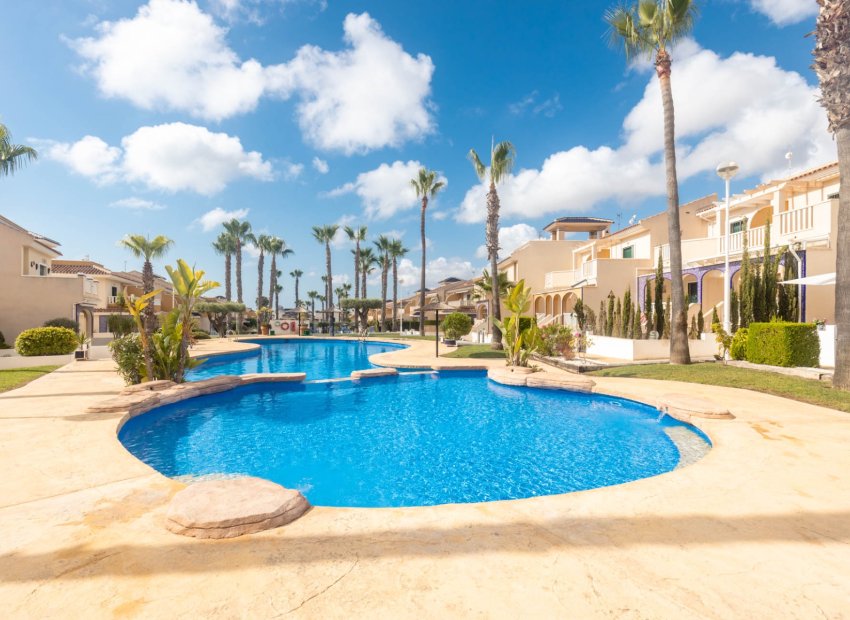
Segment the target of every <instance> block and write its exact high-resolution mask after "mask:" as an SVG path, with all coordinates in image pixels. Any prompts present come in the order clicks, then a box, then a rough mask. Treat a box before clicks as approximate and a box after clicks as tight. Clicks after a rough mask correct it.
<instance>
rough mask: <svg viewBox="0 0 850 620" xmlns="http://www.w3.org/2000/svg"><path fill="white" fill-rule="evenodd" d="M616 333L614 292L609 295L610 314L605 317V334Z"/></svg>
mask: <svg viewBox="0 0 850 620" xmlns="http://www.w3.org/2000/svg"><path fill="white" fill-rule="evenodd" d="M613 333H614V293H609V295H608V315H607V318H606V319H605V335H606V336H610V335H611V334H613Z"/></svg>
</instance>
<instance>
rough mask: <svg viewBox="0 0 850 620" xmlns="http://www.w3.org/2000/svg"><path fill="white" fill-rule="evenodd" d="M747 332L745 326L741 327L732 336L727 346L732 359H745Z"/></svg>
mask: <svg viewBox="0 0 850 620" xmlns="http://www.w3.org/2000/svg"><path fill="white" fill-rule="evenodd" d="M749 332H750V330H748V329H747V328H746V327H741V328H739V329H738V331H736V332H735V335H734V336H732V345H731V346H730V347H729V355H731V356H732V359H733V360H744V359H747V340H749Z"/></svg>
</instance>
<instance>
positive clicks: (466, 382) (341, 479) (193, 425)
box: [119, 372, 707, 507]
mask: <svg viewBox="0 0 850 620" xmlns="http://www.w3.org/2000/svg"><path fill="white" fill-rule="evenodd" d="M683 437H684V440H683ZM119 438H120V440H121V441H122V442H123V443H124V445H125V446H126V447H127V449H128V450H129V451H130V452H131V453H133V454H134V455H135V456H136V457H138V458H139V459H141V460H142V461H144V462H145V463H147V464H148V465H150V466H151V467H154V468H155V469H157V470H158V471H160V472H161V473H163V474H165V475H166V476H172V477H176V476H203V475H206V474H222V473H223V474H243V475H252V476H259V477H261V478H266V479H269V480H272V481H274V482H277V483H279V484H281V485H283V486H285V487H289V488H297V489H299V490H301V491H302V492H303V493H304V494H305V495H306V496H307V498H308V499H309V500H310V502H311V503H313V504H314V505H323V506H362V507H376V506H423V505H433V504H446V503H462V502H483V501H491V500H501V499H517V498H524V497H533V496H538V495H550V494H556V493H566V492H569V491H578V490H582V489H591V488H596V487H601V486H608V485H613V484H619V483H622V482H628V481H631V480H636V479H639V478H646V477H648V476H654V475H657V474H661V473H664V472H667V471H670V470H672V469H674V468H675V467H676V466H677V465H678V464H679V462H680V450H679V448H677V444H676V443H674V440H676V441H677V442H679V443H680V444H681V442H682V441H684V442H685V443H687V442H692V443H693V442H696V443H699V444H701V445H702V446H704V447H705V446H707V443H706V442H705V439H704V438H703V437H702V436H701V435H700V434H698V432H696V431H695V429H693V427H690V426H688V425H685V424H682V423H680V422H677V421H675V420H672V419H671V418H669V417H663V418H662V419H659V414H658V411H656V410H655V409H653V408H652V407H649V406H646V405H642V404H639V403H635V402H632V401H628V400H623V399H617V398H611V397H607V396H600V395H589V394H579V393H570V392H563V391H554V390H542V389H533V388H515V387H508V386H503V385H499V384H496V383H493V382H492V381H489V380H487V379H486V377H485V376H484V374H483V373H469V372H451V373H444V374H440V375H437V373H417V374H409V375H399V376H398V377H391V378H387V379H372V380H369V381H363V382H356V381H339V382H324V383H312V384H311V383H306V384H265V385H262V384H258V385H251V386H244V387H240V388H237V389H235V390H232V391H230V392H224V393H220V394H214V395H210V396H203V397H200V398H196V399H192V400H189V401H184V402H181V403H175V404H172V405H167V406H164V407H161V408H159V409H156V410H153V411H151V412H149V413H147V414H144V415H141V416H138V417H136V418H133V419H131V420H129V421H128V422H127V424H125V426H124V427H123V428H122V429H121V432H120V435H119Z"/></svg>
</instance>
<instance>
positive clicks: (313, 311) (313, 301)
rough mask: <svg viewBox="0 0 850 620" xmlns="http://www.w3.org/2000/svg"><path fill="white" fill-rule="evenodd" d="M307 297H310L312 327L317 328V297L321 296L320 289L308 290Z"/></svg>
mask: <svg viewBox="0 0 850 620" xmlns="http://www.w3.org/2000/svg"><path fill="white" fill-rule="evenodd" d="M307 297H309V298H310V302H311V304H312V305H311V306H310V329H315V325H316V299H317V298H318V297H319V292H318V291H307Z"/></svg>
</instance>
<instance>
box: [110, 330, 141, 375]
mask: <svg viewBox="0 0 850 620" xmlns="http://www.w3.org/2000/svg"><path fill="white" fill-rule="evenodd" d="M109 350H110V351H111V352H112V359H114V360H115V363H116V364H118V374H119V375H121V378H123V379H124V381H125V383H126V384H127V385H136V384H137V383H141V382H142V375H143V374H144V366H145V358H144V352H143V351H142V339H141V338H140V337H139V334H129V335H127V336H120V337H118V338H116V339H115V340H113V341H112V342H110V343H109Z"/></svg>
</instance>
